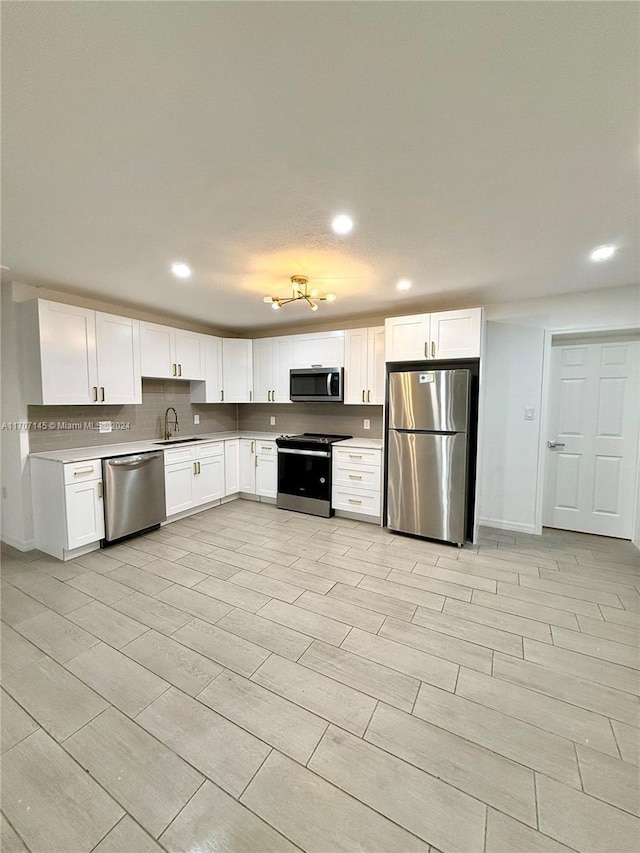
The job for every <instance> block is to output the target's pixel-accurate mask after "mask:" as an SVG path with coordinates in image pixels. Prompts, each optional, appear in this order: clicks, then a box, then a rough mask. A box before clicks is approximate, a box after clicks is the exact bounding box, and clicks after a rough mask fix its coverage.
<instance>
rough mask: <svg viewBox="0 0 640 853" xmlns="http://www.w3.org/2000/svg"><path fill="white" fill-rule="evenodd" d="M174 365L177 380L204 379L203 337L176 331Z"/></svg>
mask: <svg viewBox="0 0 640 853" xmlns="http://www.w3.org/2000/svg"><path fill="white" fill-rule="evenodd" d="M175 333H176V365H177V367H178V378H179V379H204V337H205V336H204V335H199V334H198V333H197V332H188V331H187V330H186V329H176V330H175Z"/></svg>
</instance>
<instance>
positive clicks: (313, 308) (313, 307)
mask: <svg viewBox="0 0 640 853" xmlns="http://www.w3.org/2000/svg"><path fill="white" fill-rule="evenodd" d="M311 310H312V311H317V310H318V306H317V305H316V303H315V302H312V303H311Z"/></svg>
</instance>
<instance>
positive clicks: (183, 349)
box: [140, 322, 206, 379]
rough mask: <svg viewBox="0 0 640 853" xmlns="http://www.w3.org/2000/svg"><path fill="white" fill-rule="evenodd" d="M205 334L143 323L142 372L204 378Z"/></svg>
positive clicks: (141, 325)
mask: <svg viewBox="0 0 640 853" xmlns="http://www.w3.org/2000/svg"><path fill="white" fill-rule="evenodd" d="M205 338H206V336H205V335H199V334H198V333H197V332H188V331H187V330H186V329H174V328H172V327H171V326H160V325H158V324H157V323H144V322H143V323H141V324H140V349H141V362H142V375H143V376H154V377H158V378H160V379H204V370H205V368H204V342H205Z"/></svg>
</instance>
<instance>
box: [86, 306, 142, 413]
mask: <svg viewBox="0 0 640 853" xmlns="http://www.w3.org/2000/svg"><path fill="white" fill-rule="evenodd" d="M96 355H97V364H98V391H99V402H101V403H141V402H142V382H141V377H140V324H139V322H138V321H137V320H132V319H130V318H129V317H116V316H114V315H113V314H102V313H101V312H99V311H96Z"/></svg>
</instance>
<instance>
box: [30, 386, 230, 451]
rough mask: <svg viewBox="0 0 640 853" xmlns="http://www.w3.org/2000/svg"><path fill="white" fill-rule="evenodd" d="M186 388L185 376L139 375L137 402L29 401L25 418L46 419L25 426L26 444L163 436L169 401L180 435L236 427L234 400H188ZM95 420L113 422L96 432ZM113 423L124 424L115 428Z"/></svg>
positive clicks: (60, 445)
mask: <svg viewBox="0 0 640 853" xmlns="http://www.w3.org/2000/svg"><path fill="white" fill-rule="evenodd" d="M189 393H190V388H189V382H180V381H179V380H174V379H143V380H142V404H141V405H135V406H29V407H28V415H29V420H30V421H31V422H35V423H42V424H46V425H47V429H46V430H45V429H32V430H31V431H30V432H29V447H30V450H31V452H32V453H38V452H41V451H44V450H65V449H67V448H69V447H89V446H95V445H102V444H116V443H118V442H121V441H144V440H145V439H150V438H162V432H163V428H164V427H163V419H164V413H165V410H166V409H167V407H168V406H173V407H174V409H175V410H176V411H177V413H178V422H179V424H180V433H181V434H182V435H184V436H187V435H197V434H199V433H210V432H224V431H225V430H235V429H237V427H238V412H237V406H234V405H230V404H225V405H222V404H221V405H216V404H204V403H192V402H191V400H190V397H189ZM194 415H200V423H199V424H197V425H196V424H194V423H193V416H194ZM98 421H111V422H112V424H113V426H114V428H113V430H112V432H109V433H99V432H98V427H97V424H98ZM116 424H123V425H124V426H123V428H120V429H116V428H115V427H116ZM52 426H53V428H51V427H52ZM92 427H95V428H92Z"/></svg>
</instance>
